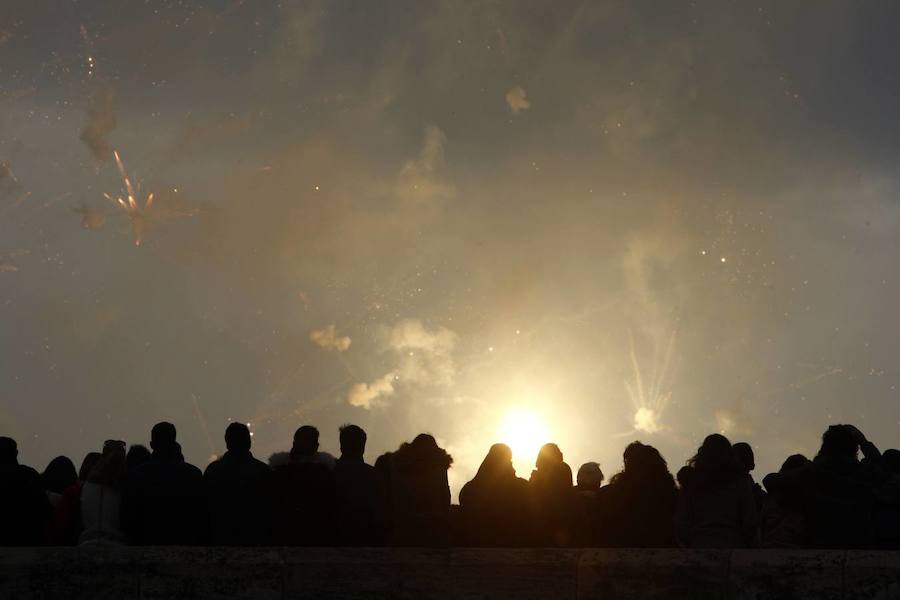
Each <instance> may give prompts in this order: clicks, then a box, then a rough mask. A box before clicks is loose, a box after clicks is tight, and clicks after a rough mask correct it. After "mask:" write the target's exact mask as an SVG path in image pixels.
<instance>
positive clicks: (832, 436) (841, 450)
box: [818, 425, 859, 459]
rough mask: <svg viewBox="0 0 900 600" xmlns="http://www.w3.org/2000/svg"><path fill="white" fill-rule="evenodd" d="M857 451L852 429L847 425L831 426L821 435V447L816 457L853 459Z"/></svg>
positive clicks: (855, 438) (857, 443)
mask: <svg viewBox="0 0 900 600" xmlns="http://www.w3.org/2000/svg"><path fill="white" fill-rule="evenodd" d="M858 451H859V442H858V441H857V437H856V434H855V432H854V429H853V428H852V427H850V426H848V425H831V426H830V427H829V428H828V429H827V430H825V433H823V434H822V447H821V448H819V454H818V456H821V457H829V458H845V459H855V458H856V453H857V452H858Z"/></svg>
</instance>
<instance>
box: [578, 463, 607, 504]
mask: <svg viewBox="0 0 900 600" xmlns="http://www.w3.org/2000/svg"><path fill="white" fill-rule="evenodd" d="M575 484H576V485H575V487H576V488H577V489H578V493H580V494H586V495H589V496H596V495H597V491H598V490H599V489H600V486H602V485H603V471H602V470H600V464H599V463H595V462H586V463H584V464H583V465H581V466H580V467H578V474H577V475H576V476H575Z"/></svg>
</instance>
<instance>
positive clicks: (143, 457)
mask: <svg viewBox="0 0 900 600" xmlns="http://www.w3.org/2000/svg"><path fill="white" fill-rule="evenodd" d="M148 460H150V451H149V450H147V448H146V447H145V446H142V445H141V444H132V445H131V446H130V447H129V448H128V453H127V454H125V467H126V468H127V469H128V470H132V469H135V468H137V467H139V466H141V465H142V464H144V463H145V462H147V461H148Z"/></svg>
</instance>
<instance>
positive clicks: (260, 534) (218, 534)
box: [203, 423, 273, 546]
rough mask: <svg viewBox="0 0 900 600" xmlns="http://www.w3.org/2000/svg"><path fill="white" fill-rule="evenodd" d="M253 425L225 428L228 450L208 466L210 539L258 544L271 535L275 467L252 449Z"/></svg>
mask: <svg viewBox="0 0 900 600" xmlns="http://www.w3.org/2000/svg"><path fill="white" fill-rule="evenodd" d="M251 440H252V438H251V437H250V429H249V428H248V427H247V426H246V425H244V424H243V423H231V424H230V425H228V427H227V428H226V429H225V447H226V448H227V450H226V452H225V454H223V455H222V458H220V459H219V460H217V461H214V462H212V463H210V464H209V466H207V467H206V472H205V473H204V474H203V483H204V485H205V486H206V498H207V506H208V513H209V539H210V542H211V543H212V544H214V545H216V546H257V545H260V544H265V543H268V541H269V539H270V536H271V522H270V519H269V517H270V515H271V510H272V491H273V488H272V471H271V469H269V467H268V465H266V463H264V462H262V461H260V460H257V459H256V458H254V457H253V454H252V453H251V452H250V446H251Z"/></svg>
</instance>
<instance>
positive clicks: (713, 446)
mask: <svg viewBox="0 0 900 600" xmlns="http://www.w3.org/2000/svg"><path fill="white" fill-rule="evenodd" d="M691 462H692V463H693V465H694V467H696V468H697V470H699V471H703V470H707V471H714V470H718V469H722V468H724V467H726V466H729V465H733V464H734V450H733V449H732V447H731V442H729V441H728V438H726V437H725V436H724V435H721V434H718V433H713V434H712V435H708V436H706V438H705V439H704V440H703V444H701V445H700V447H699V448H698V449H697V454H696V455H694V458H692V459H691Z"/></svg>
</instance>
